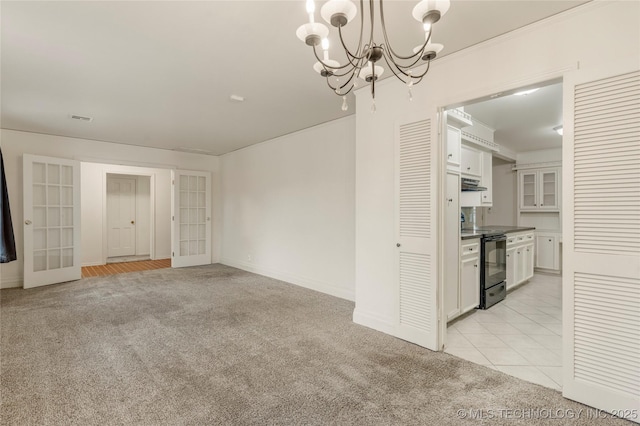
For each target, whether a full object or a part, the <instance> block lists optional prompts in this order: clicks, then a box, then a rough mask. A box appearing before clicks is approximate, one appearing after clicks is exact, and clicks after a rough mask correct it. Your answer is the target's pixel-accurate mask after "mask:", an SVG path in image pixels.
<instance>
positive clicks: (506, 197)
mask: <svg viewBox="0 0 640 426" xmlns="http://www.w3.org/2000/svg"><path fill="white" fill-rule="evenodd" d="M512 167H513V163H510V162H507V161H504V160H501V159H499V158H496V157H493V167H492V169H493V170H492V172H493V175H492V176H493V188H492V189H493V194H492V195H493V206H492V207H485V208H483V210H484V214H483V217H484V223H485V224H486V225H505V226H515V225H516V215H517V212H518V210H517V208H516V204H517V202H518V199H517V197H518V191H517V173H516V172H515V171H514V170H512V169H511V168H512Z"/></svg>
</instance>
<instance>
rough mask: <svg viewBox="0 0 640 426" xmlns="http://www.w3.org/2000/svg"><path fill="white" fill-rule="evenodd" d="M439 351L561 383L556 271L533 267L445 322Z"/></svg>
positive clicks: (559, 288)
mask: <svg viewBox="0 0 640 426" xmlns="http://www.w3.org/2000/svg"><path fill="white" fill-rule="evenodd" d="M445 352H447V353H450V354H452V355H455V356H458V357H460V358H464V359H467V360H469V361H472V362H475V363H477V364H482V365H486V366H489V367H491V368H494V369H496V370H499V371H502V372H504V373H507V374H510V375H512V376H515V377H518V378H520V379H523V380H527V381H529V382H533V383H537V384H539V385H542V386H546V387H549V388H553V389H557V390H561V389H562V277H560V276H555V275H546V274H538V273H536V274H535V275H534V276H533V278H531V280H529V282H528V283H525V284H523V285H521V286H520V287H519V288H517V289H515V290H514V291H512V292H511V293H509V294H507V298H506V299H505V300H503V301H502V302H500V303H498V304H497V305H494V306H492V307H491V308H489V309H488V310H486V311H483V310H476V311H474V312H473V313H471V314H469V315H467V316H465V317H464V318H461V319H460V320H455V321H453V322H452V323H451V324H449V326H448V327H447V344H446V346H445Z"/></svg>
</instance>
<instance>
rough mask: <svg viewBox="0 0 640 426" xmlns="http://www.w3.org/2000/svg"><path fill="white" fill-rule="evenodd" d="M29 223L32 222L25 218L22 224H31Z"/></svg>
mask: <svg viewBox="0 0 640 426" xmlns="http://www.w3.org/2000/svg"><path fill="white" fill-rule="evenodd" d="M31 223H32V222H31V221H30V220H29V219H27V220H25V221H24V224H25V225H31Z"/></svg>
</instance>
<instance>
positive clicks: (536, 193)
mask: <svg viewBox="0 0 640 426" xmlns="http://www.w3.org/2000/svg"><path fill="white" fill-rule="evenodd" d="M558 177H559V173H558V169H532V170H521V171H519V172H518V193H519V196H518V198H519V200H520V203H519V207H520V210H521V211H532V210H546V211H558V210H559V209H560V197H559V193H560V191H559V182H558Z"/></svg>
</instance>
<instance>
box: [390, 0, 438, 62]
mask: <svg viewBox="0 0 640 426" xmlns="http://www.w3.org/2000/svg"><path fill="white" fill-rule="evenodd" d="M383 4H384V0H380V22H381V24H382V35H383V36H384V41H385V43H386V44H387V47H388V48H389V53H390V54H391V57H392V60H393V63H394V64H395V60H394V59H393V57H395V58H396V59H404V60H408V59H413V58H415V57H416V56H417V57H418V60H420V58H421V57H422V53H423V52H424V48H425V47H426V46H427V44H428V43H429V40H430V39H431V31H433V26H431V27H429V36H428V37H426V39H425V41H424V44H423V45H422V49H420V51H418V52H416V53H414V54H413V55H410V56H403V55H399V54H398V53H396V52H395V51H394V50H393V47H391V43H390V42H389V38H388V36H387V25H386V24H385V22H384V6H383ZM416 62H417V61H416Z"/></svg>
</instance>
